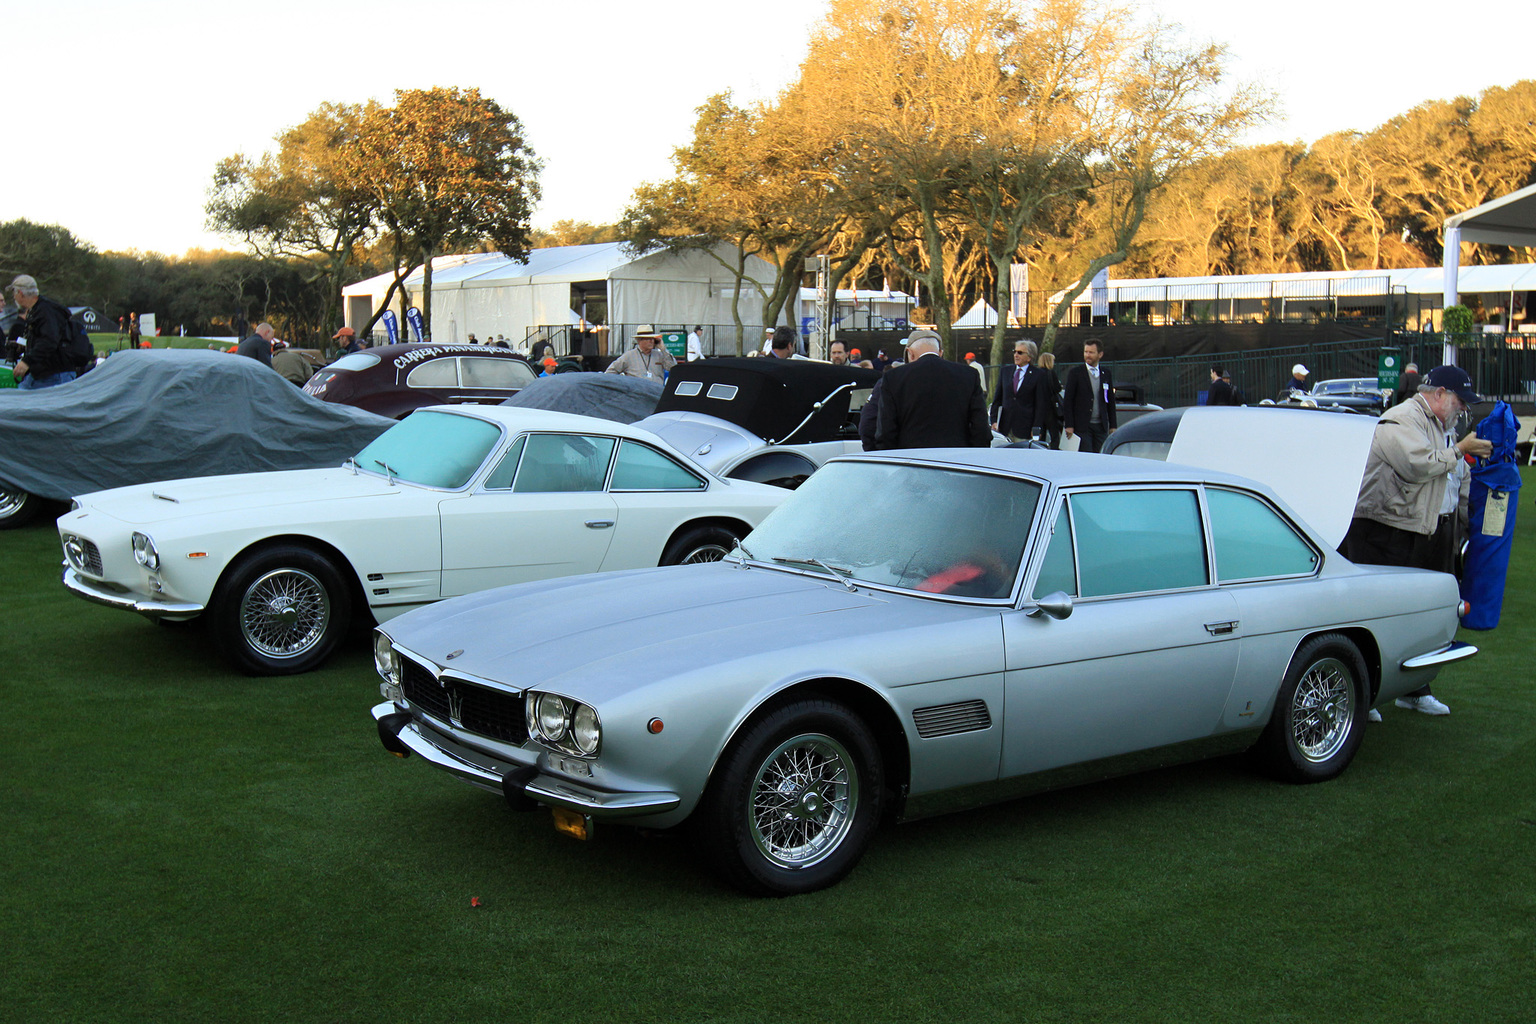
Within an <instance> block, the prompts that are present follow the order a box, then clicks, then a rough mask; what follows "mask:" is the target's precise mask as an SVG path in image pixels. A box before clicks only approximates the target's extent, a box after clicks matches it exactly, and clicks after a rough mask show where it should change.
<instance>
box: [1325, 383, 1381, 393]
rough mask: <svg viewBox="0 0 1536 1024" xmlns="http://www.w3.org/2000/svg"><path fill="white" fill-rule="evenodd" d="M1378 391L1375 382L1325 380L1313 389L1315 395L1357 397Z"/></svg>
mask: <svg viewBox="0 0 1536 1024" xmlns="http://www.w3.org/2000/svg"><path fill="white" fill-rule="evenodd" d="M1375 390H1377V388H1376V382H1375V381H1374V380H1325V381H1323V382H1322V383H1321V384H1319V385H1318V386H1317V387H1315V388H1313V389H1312V393H1313V394H1315V395H1356V394H1365V393H1367V392H1373V391H1375Z"/></svg>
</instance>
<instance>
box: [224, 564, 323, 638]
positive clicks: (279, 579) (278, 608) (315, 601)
mask: <svg viewBox="0 0 1536 1024" xmlns="http://www.w3.org/2000/svg"><path fill="white" fill-rule="evenodd" d="M330 624H331V599H330V597H329V595H327V594H326V592H325V586H324V585H323V584H322V583H321V582H320V581H319V580H317V579H315V578H314V577H313V576H311V575H310V574H309V573H307V572H304V571H303V570H301V569H276V570H274V571H272V572H269V573H267V574H266V575H265V576H262V577H260V578H259V579H257V580H256V582H254V583H252V584H251V585H250V587H249V588H247V590H246V591H245V593H244V594H243V595H242V596H241V598H240V632H241V633H242V634H243V635H244V637H245V642H246V643H248V644H250V645H251V649H252V650H254V651H256V653H258V654H262V655H265V656H266V657H268V658H295V657H298V656H299V655H301V654H303V653H304V652H305V651H308V650H309V649H311V648H312V647H314V646H315V645H316V644H317V643H319V642H320V640H321V638H322V637H324V636H325V630H326V627H327V626H329V625H330Z"/></svg>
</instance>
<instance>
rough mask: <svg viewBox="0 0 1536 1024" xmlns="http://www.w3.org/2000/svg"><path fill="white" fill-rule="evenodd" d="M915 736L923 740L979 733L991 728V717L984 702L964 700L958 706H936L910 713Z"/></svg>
mask: <svg viewBox="0 0 1536 1024" xmlns="http://www.w3.org/2000/svg"><path fill="white" fill-rule="evenodd" d="M912 721H913V722H914V723H915V724H916V725H917V734H918V735H919V736H921V737H922V738H923V739H925V740H931V739H933V738H934V737H935V736H953V735H954V734H955V733H957V732H979V731H981V730H982V729H990V728H992V716H991V714H989V713H988V712H987V702H986V701H984V700H964V701H961V702H959V703H958V704H936V705H934V706H933V707H931V708H918V709H917V710H916V711H914V712H912Z"/></svg>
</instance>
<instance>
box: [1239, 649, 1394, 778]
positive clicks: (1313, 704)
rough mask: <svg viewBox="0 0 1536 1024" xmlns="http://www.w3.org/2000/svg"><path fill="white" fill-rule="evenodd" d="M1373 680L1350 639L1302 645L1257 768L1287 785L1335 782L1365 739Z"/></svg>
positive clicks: (1262, 744) (1287, 675)
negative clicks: (1330, 780) (1261, 767)
mask: <svg viewBox="0 0 1536 1024" xmlns="http://www.w3.org/2000/svg"><path fill="white" fill-rule="evenodd" d="M1369 678H1370V677H1369V676H1368V675H1367V673H1366V668H1365V659H1364V658H1362V657H1361V656H1360V651H1359V649H1358V648H1357V647H1355V645H1354V644H1353V643H1352V642H1351V641H1350V640H1349V639H1348V638H1346V637H1344V636H1341V635H1340V634H1338V633H1324V634H1322V635H1321V636H1315V637H1313V638H1312V639H1310V640H1308V641H1307V642H1306V643H1304V644H1302V645H1301V647H1300V648H1299V649H1298V650H1297V651H1296V654H1295V655H1294V656H1293V657H1292V658H1291V664H1290V667H1289V668H1288V669H1287V670H1286V673H1285V680H1284V682H1282V683H1281V684H1280V691H1279V692H1278V693H1277V694H1276V695H1275V710H1274V712H1273V713H1272V714H1271V715H1270V716H1269V725H1267V726H1265V728H1264V733H1263V735H1261V736H1260V737H1259V742H1258V744H1257V745H1256V746H1255V747H1254V755H1255V756H1256V757H1257V759H1258V760H1259V763H1260V764H1261V765H1262V766H1263V767H1264V768H1265V769H1267V770H1268V771H1269V772H1270V773H1271V774H1273V775H1275V776H1276V777H1278V778H1280V779H1283V780H1286V781H1288V782H1325V781H1327V780H1328V779H1332V778H1337V777H1338V776H1339V774H1340V773H1342V772H1343V771H1344V769H1345V768H1347V767H1349V762H1350V761H1351V760H1353V758H1354V756H1355V752H1356V751H1357V750H1359V749H1360V740H1361V738H1362V737H1363V736H1364V735H1365V722H1366V715H1367V713H1368V712H1369V710H1370V707H1369V700H1370V698H1369V696H1368V690H1367V687H1368V685H1369V684H1368V680H1369Z"/></svg>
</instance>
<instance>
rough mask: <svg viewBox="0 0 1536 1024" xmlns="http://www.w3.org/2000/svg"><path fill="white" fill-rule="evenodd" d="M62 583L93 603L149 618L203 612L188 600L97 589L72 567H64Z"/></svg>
mask: <svg viewBox="0 0 1536 1024" xmlns="http://www.w3.org/2000/svg"><path fill="white" fill-rule="evenodd" d="M63 583H64V587H65V589H67V590H68V591H69V592H70V593H72V594H74V595H75V596H77V597H83V598H85V599H86V600H87V601H91V602H93V603H95V604H104V605H106V606H107V607H108V608H120V609H122V610H123V611H128V612H138V613H139V614H140V615H147V616H148V617H149V618H151V619H185V618H191V617H192V616H194V615H201V614H202V613H203V606H202V605H200V604H193V603H191V602H190V601H155V600H152V599H151V600H146V599H143V598H138V597H132V596H130V595H127V594H114V593H112V592H110V591H106V590H99V589H97V588H96V586H95V585H94V584H93V583H92V582H91V581H90V580H88V579H86V578H85V577H84V576H81V575H80V574H79V573H77V572H76V571H75V570H74V569H73V568H71V567H69V566H65V567H64V577H63Z"/></svg>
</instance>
